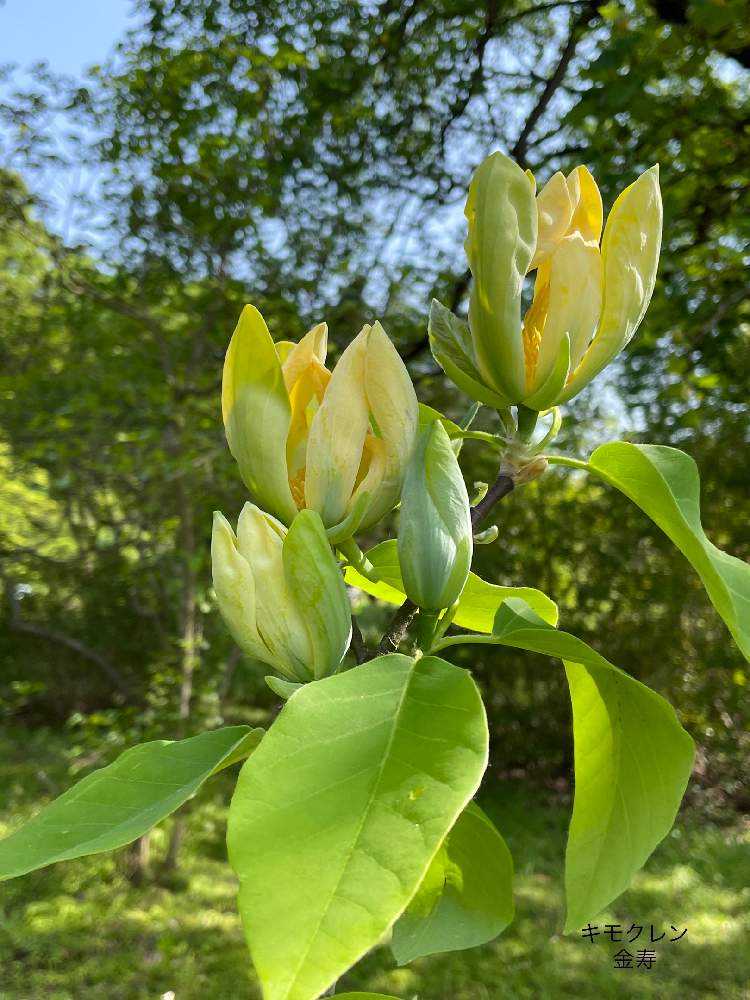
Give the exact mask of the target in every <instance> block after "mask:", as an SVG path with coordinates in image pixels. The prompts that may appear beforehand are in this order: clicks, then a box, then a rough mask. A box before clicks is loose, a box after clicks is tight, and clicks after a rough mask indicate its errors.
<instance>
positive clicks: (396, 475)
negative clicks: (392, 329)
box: [361, 322, 419, 528]
mask: <svg viewBox="0 0 750 1000" xmlns="http://www.w3.org/2000/svg"><path fill="white" fill-rule="evenodd" d="M364 384H365V396H366V399H367V407H368V410H369V412H370V414H371V416H372V419H373V422H374V424H375V429H376V432H377V436H378V441H380V442H382V444H383V455H382V461H383V469H382V474H380V477H379V479H380V481H379V484H378V485H377V487H376V488H375V489H373V482H372V477H371V476H368V477H367V479H366V481H365V482H363V483H362V489H365V490H366V489H370V490H372V491H373V492H372V498H371V503H370V507H369V508H368V511H367V514H366V515H365V518H364V521H363V522H362V525H361V527H362V528H365V527H368V526H369V525H372V524H375V523H376V521H379V520H380V518H381V517H382V516H383V515H384V514H386V513H387V512H388V511H389V510H391V508H392V507H394V506H395V504H396V503H397V502H398V498H399V495H400V493H401V486H402V484H403V481H404V474H405V472H406V464H407V462H408V461H409V458H410V457H411V453H412V451H413V449H414V444H415V442H416V436H417V424H418V421H419V404H418V403H417V395H416V393H415V392H414V386H413V385H412V381H411V378H410V377H409V373H408V371H407V370H406V365H405V364H404V362H403V361H402V360H401V357H400V355H399V353H398V351H397V350H396V348H395V347H394V346H393V344H392V343H391V340H390V338H389V337H388V334H387V333H386V332H385V330H384V329H383V327H382V326H381V325H380V323H377V322H376V323H374V324H373V326H372V327H371V329H370V333H369V336H368V338H367V352H366V355H365V367H364ZM367 480H369V482H367Z"/></svg>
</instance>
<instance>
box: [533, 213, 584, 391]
mask: <svg viewBox="0 0 750 1000" xmlns="http://www.w3.org/2000/svg"><path fill="white" fill-rule="evenodd" d="M548 281H549V299H548V303H547V315H546V322H545V323H544V327H543V332H542V336H541V340H540V344H539V355H538V360H537V363H536V367H535V369H534V375H533V380H532V383H531V385H530V386H529V389H530V391H532V392H535V391H536V390H537V389H538V388H539V387H540V386H541V385H542V384H543V383H544V382H545V381H546V380H547V378H549V375H550V373H551V372H552V370H553V368H554V367H555V364H556V362H557V360H558V357H559V354H560V344H561V343H562V340H563V338H564V336H565V334H568V336H569V337H570V353H571V358H570V363H571V365H573V366H575V365H577V364H578V362H579V361H580V359H581V357H582V356H583V354H584V352H585V350H586V348H587V347H588V345H589V343H590V342H591V338H592V337H593V336H594V333H595V331H596V327H597V324H598V322H599V316H600V314H601V308H602V262H601V256H600V254H599V248H598V247H597V246H591V245H590V244H588V243H586V242H585V241H584V239H583V237H582V236H581V235H580V234H579V233H575V234H574V235H572V236H566V237H565V238H564V239H562V240H561V241H560V243H559V244H558V246H557V249H556V250H555V251H554V253H553V254H552V256H551V257H550V261H549V277H548ZM535 298H536V295H535ZM566 374H567V373H566Z"/></svg>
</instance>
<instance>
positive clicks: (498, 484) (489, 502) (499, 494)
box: [471, 472, 515, 529]
mask: <svg viewBox="0 0 750 1000" xmlns="http://www.w3.org/2000/svg"><path fill="white" fill-rule="evenodd" d="M514 486H515V483H514V482H513V479H512V478H511V476H509V475H507V474H506V473H505V472H500V473H499V474H498V477H497V479H496V480H495V482H494V483H493V484H492V486H490V488H489V489H488V490H487V494H486V495H485V496H484V497H482V499H481V500H480V501H479V503H478V504H477V505H476V507H472V509H471V526H472V528H474V529H476V528H478V527H479V525H480V524H481V523H482V521H484V519H485V518H486V517H487V515H488V514H489V513H490V511H491V510H492V508H493V507H494V506H495V504H496V503H497V502H498V501H499V500H502V499H503V497H507V495H508V494H509V493H510V492H511V491H512V489H513V487H514Z"/></svg>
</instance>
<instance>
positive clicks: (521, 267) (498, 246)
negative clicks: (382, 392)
mask: <svg viewBox="0 0 750 1000" xmlns="http://www.w3.org/2000/svg"><path fill="white" fill-rule="evenodd" d="M466 217H467V219H468V221H469V234H468V237H467V239H466V243H465V244H464V245H465V248H466V255H467V257H468V258H469V267H470V268H471V273H472V274H473V276H474V283H473V287H472V290H471V298H470V303H469V326H470V327H471V335H472V340H473V345H474V354H475V358H476V363H477V368H478V370H479V372H480V373H481V375H482V378H483V380H484V381H485V382H487V383H489V385H491V386H492V388H493V389H495V390H496V391H497V392H498V393H499V394H500V395H502V396H503V397H505V398H507V399H508V400H510V401H511V402H513V403H515V402H518V401H519V400H521V399H523V397H524V394H525V389H526V372H525V366H524V350H523V340H522V336H521V292H522V289H523V282H524V278H525V276H526V272H527V271H528V269H529V265H530V263H531V259H532V257H533V254H534V249H535V247H536V240H537V207H536V202H535V200H534V195H533V191H532V188H531V185H530V184H529V179H528V177H527V176H526V174H525V173H524V172H523V170H521V168H520V167H519V166H518V165H517V164H515V163H514V162H513V161H512V160H510V159H509V158H508V157H507V156H503V155H502V154H501V153H493V154H492V156H489V157H488V158H487V159H486V160H485V161H484V162H483V163H482V164H481V165H480V166H479V167H478V168H477V170H476V171H475V173H474V176H473V178H472V180H471V185H470V187H469V197H468V199H467V202H466Z"/></svg>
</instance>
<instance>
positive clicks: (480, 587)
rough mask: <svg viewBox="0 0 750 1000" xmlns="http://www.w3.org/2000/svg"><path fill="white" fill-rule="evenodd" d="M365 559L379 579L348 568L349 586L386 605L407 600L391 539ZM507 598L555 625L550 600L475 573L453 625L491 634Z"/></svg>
mask: <svg viewBox="0 0 750 1000" xmlns="http://www.w3.org/2000/svg"><path fill="white" fill-rule="evenodd" d="M367 558H368V559H369V560H370V562H371V563H372V565H373V567H374V568H375V572H376V573H377V574H378V576H379V577H380V580H379V582H377V583H374V582H373V581H372V580H368V579H367V578H366V577H364V576H362V574H361V573H358V572H357V571H356V570H355V569H354V568H353V567H352V566H347V568H346V572H345V574H344V578H345V580H346V582H347V583H348V584H349V585H350V586H352V587H358V588H359V590H363V591H364V592H365V593H366V594H371V595H372V596H373V597H377V598H378V600H380V601H386V602H387V603H388V604H402V603H403V602H404V600H405V599H406V594H405V592H404V589H403V588H404V585H403V581H402V579H401V568H400V566H399V561H398V548H397V544H396V542H395V541H394V540H393V539H388V541H385V542H381V543H380V544H379V545H376V546H375V547H374V548H372V549H370V551H369V552H368V553H367ZM509 597H518V598H521V600H523V601H525V602H526V603H527V604H528V605H529V607H531V608H533V610H534V611H535V612H536V613H537V614H538V615H539V616H540V617H541V618H542V619H543V620H544V621H546V622H549V623H550V624H551V625H556V624H557V605H556V604H555V602H554V601H553V600H551V599H550V598H549V597H547V595H546V594H543V593H542V592H541V590H536V589H535V588H534V587H501V586H499V585H498V584H494V583H488V582H487V581H486V580H483V579H482V578H481V577H479V576H477V575H476V573H469V579H468V580H467V581H466V586H465V587H464V589H463V591H462V592H461V597H460V599H459V602H458V611H457V612H456V615H455V617H454V619H453V621H454V624H456V625H460V626H461V627H462V628H466V629H470V630H471V631H472V632H491V631H492V626H493V622H494V620H495V614H496V612H497V609H498V608H499V607H500V605H501V604H502V603H503V601H505V600H506V599H507V598H509Z"/></svg>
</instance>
